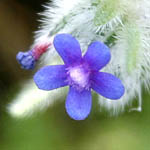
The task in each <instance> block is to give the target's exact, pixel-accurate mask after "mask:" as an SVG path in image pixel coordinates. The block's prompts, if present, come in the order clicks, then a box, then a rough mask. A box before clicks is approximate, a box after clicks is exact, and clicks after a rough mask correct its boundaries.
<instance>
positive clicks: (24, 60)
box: [16, 51, 36, 70]
mask: <svg viewBox="0 0 150 150" xmlns="http://www.w3.org/2000/svg"><path fill="white" fill-rule="evenodd" d="M16 59H17V61H18V62H19V64H20V65H21V67H22V68H23V69H26V70H30V69H34V67H35V63H36V60H35V58H34V57H33V55H32V51H28V52H19V53H18V54H17V56H16Z"/></svg>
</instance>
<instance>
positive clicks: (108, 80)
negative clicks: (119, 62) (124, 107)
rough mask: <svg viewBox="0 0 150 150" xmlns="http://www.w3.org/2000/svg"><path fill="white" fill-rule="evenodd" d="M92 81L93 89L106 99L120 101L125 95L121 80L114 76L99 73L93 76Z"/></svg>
mask: <svg viewBox="0 0 150 150" xmlns="http://www.w3.org/2000/svg"><path fill="white" fill-rule="evenodd" d="M91 81H92V84H91V88H92V89H93V90H94V91H96V92H97V93H99V94H100V95H102V96H104V97H106V98H109V99H119V98H120V97H121V96H123V94H124V91H125V89H124V86H123V84H122V83H121V80H120V79H118V78H117V77H115V76H113V75H112V74H109V73H105V72H97V73H94V74H93V75H92V76H91Z"/></svg>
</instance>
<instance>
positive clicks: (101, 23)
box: [9, 0, 150, 116]
mask: <svg viewBox="0 0 150 150" xmlns="http://www.w3.org/2000/svg"><path fill="white" fill-rule="evenodd" d="M109 6H111V7H109ZM45 7H46V11H45V12H44V13H42V16H43V18H44V19H43V20H42V26H41V29H39V30H38V31H37V32H36V34H35V42H34V45H36V43H39V42H41V41H43V40H44V39H47V38H51V37H53V36H55V35H56V34H58V33H70V34H72V35H73V36H75V37H76V38H77V39H78V40H79V42H80V43H81V48H82V50H83V52H85V50H86V49H87V47H88V45H89V44H90V43H91V42H92V41H102V42H105V43H106V44H108V46H109V47H110V49H111V55H112V59H111V62H110V63H109V64H108V65H107V67H106V68H104V70H103V71H106V72H110V73H113V74H115V75H116V76H118V77H119V78H120V79H121V80H122V82H123V84H124V86H125V95H124V96H123V97H122V98H121V99H120V100H117V101H112V100H108V99H105V98H103V97H101V96H100V97H99V103H100V107H105V108H106V109H107V110H108V111H109V112H111V114H112V115H114V114H115V115H116V114H119V112H123V111H124V110H125V107H126V106H127V105H129V106H131V105H132V101H133V99H134V98H136V97H137V98H138V104H139V106H137V108H133V109H131V110H138V111H140V110H141V105H142V98H141V93H142V91H141V87H142V85H144V86H145V87H146V88H147V89H149V87H150V75H149V74H150V67H149V66H150V44H149V41H150V1H149V0H130V1H126V0H113V1H112V0H84V1H83V0H73V1H70V0H54V2H52V3H49V4H48V5H47V6H45ZM110 39H111V40H110ZM55 57H58V55H57V53H56V51H55V50H54V48H53V47H52V48H51V49H50V50H49V52H48V55H47V57H45V58H44V60H43V62H44V65H49V64H52V62H53V60H54V58H55ZM56 61H57V62H58V59H56ZM28 83H29V84H31V86H29V87H28V88H25V89H23V90H22V91H21V93H20V94H19V96H18V97H17V99H16V100H15V101H14V102H13V103H12V105H10V107H9V111H10V113H11V114H13V115H15V116H19V115H20V116H21V114H26V112H29V111H28V110H32V109H33V110H35V109H34V105H38V106H39V104H40V105H41V103H44V104H43V105H42V106H43V107H47V103H48V102H47V100H43V97H44V96H45V94H46V97H47V98H46V99H49V98H48V97H49V94H47V92H43V91H42V92H41V91H40V93H39V96H38V94H37V97H33V95H36V94H34V90H35V91H36V90H37V89H36V87H35V86H34V85H33V83H32V82H31V81H28ZM37 92H38V91H37ZM51 92H53V91H51ZM51 92H50V93H51ZM56 93H57V92H56ZM27 95H29V96H27ZM53 95H55V92H54V94H53ZM56 95H57V96H58V95H59V96H60V95H61V94H58V93H57V94H56ZM53 97H55V96H53ZM29 98H30V100H31V101H32V100H33V99H32V98H34V99H36V98H37V99H38V100H37V101H34V100H33V102H32V103H31V104H30V100H29ZM25 99H26V100H25ZM51 99H52V98H51ZM20 104H21V105H20ZM32 104H34V105H32ZM25 106H26V107H25ZM38 108H40V107H38Z"/></svg>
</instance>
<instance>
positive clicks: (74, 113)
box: [66, 87, 92, 120]
mask: <svg viewBox="0 0 150 150" xmlns="http://www.w3.org/2000/svg"><path fill="white" fill-rule="evenodd" d="M91 106H92V96H91V91H88V90H84V91H82V92H81V91H77V90H76V89H75V88H73V87H70V90H69V94H68V96H67V100H66V111H67V113H68V114H69V116H70V117H71V118H73V119H74V120H84V119H85V118H86V117H87V116H88V115H89V113H90V111H91Z"/></svg>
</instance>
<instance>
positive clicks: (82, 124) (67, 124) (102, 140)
mask: <svg viewBox="0 0 150 150" xmlns="http://www.w3.org/2000/svg"><path fill="white" fill-rule="evenodd" d="M46 2H47V0H0V150H150V109H149V105H150V101H149V98H150V95H149V94H148V93H146V92H144V91H143V111H142V112H129V111H128V108H127V110H126V112H125V113H124V114H122V115H120V116H118V117H109V115H108V114H107V113H105V112H100V111H99V106H98V101H97V97H96V96H95V98H94V100H93V102H94V103H93V107H92V112H91V114H90V116H89V117H88V118H87V119H86V120H84V121H74V120H71V119H70V118H69V117H68V116H67V114H66V113H65V108H64V101H63V102H58V103H55V104H54V105H53V106H52V107H50V108H49V109H48V110H47V111H45V112H42V113H38V114H36V115H34V116H32V117H30V118H25V119H14V118H12V117H11V116H10V115H9V114H8V113H7V105H8V104H9V103H10V102H11V100H12V99H13V98H14V97H15V95H16V94H17V93H18V92H19V88H20V83H21V81H23V80H25V79H27V78H30V76H32V74H33V72H30V71H25V70H22V69H20V66H19V65H18V64H17V62H16V59H15V56H16V53H17V52H18V51H20V50H22V51H25V50H27V49H28V48H29V47H30V45H31V44H32V42H33V35H34V34H33V32H34V31H36V29H37V28H38V24H39V23H38V22H37V20H38V19H39V16H38V15H37V13H38V12H41V11H43V7H42V4H45V3H46ZM133 105H134V104H133ZM135 105H136V100H135Z"/></svg>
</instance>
